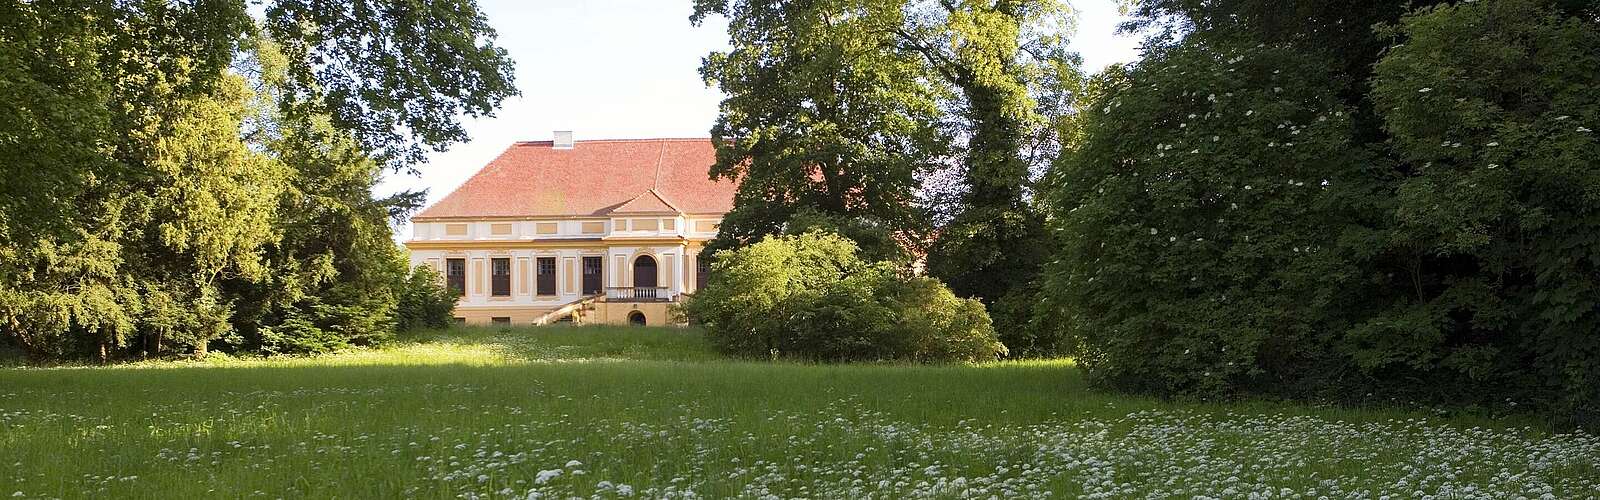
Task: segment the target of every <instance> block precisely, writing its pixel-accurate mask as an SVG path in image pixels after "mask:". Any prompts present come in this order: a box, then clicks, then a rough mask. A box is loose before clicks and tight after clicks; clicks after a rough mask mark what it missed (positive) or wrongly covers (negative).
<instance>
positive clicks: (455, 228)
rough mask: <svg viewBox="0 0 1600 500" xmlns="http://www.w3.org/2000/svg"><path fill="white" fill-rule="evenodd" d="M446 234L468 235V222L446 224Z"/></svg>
mask: <svg viewBox="0 0 1600 500" xmlns="http://www.w3.org/2000/svg"><path fill="white" fill-rule="evenodd" d="M444 235H445V236H466V235H467V225H466V224H445V225H444Z"/></svg>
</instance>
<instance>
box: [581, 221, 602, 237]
mask: <svg viewBox="0 0 1600 500" xmlns="http://www.w3.org/2000/svg"><path fill="white" fill-rule="evenodd" d="M604 232H606V223H604V222H585V223H583V234H600V233H604Z"/></svg>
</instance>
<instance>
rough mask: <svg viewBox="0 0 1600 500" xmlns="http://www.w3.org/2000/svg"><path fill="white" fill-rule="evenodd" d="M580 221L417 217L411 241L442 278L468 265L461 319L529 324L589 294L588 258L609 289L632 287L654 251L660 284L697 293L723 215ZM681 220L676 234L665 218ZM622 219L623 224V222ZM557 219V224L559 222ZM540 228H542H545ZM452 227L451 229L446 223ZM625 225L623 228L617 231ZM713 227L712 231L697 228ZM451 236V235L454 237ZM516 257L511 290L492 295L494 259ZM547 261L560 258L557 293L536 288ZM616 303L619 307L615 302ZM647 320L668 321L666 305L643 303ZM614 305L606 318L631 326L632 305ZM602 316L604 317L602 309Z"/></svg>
mask: <svg viewBox="0 0 1600 500" xmlns="http://www.w3.org/2000/svg"><path fill="white" fill-rule="evenodd" d="M634 219H644V217H628V218H621V219H615V220H613V219H573V220H564V221H541V220H527V221H460V222H457V221H450V222H426V221H425V222H418V223H416V224H415V226H416V227H417V234H418V236H419V238H416V239H413V240H411V241H408V242H406V246H407V247H408V248H410V250H411V264H412V265H413V266H419V265H427V266H430V267H433V268H434V269H435V270H437V271H439V273H440V275H441V276H443V275H444V274H445V271H446V266H445V263H446V261H447V259H455V258H459V259H463V260H464V261H465V263H466V291H465V292H466V293H465V294H464V295H463V296H462V297H461V301H460V302H459V303H458V304H457V307H456V317H457V318H464V319H465V320H466V321H467V322H468V323H472V324H479V323H489V322H490V319H491V318H494V317H509V318H511V322H512V323H516V324H526V323H529V322H532V321H533V319H534V318H537V317H539V316H540V315H543V314H544V313H546V312H548V311H551V310H554V309H556V308H559V307H561V306H563V305H566V304H570V303H572V302H575V301H578V300H580V299H582V298H584V295H583V294H582V293H581V292H582V286H583V284H582V280H583V276H582V263H583V257H601V258H602V259H603V261H602V262H603V264H602V270H603V271H602V273H603V274H602V278H601V279H602V286H604V287H632V286H634V285H635V283H636V278H637V277H636V276H634V275H633V263H634V261H635V260H637V259H638V258H639V257H640V256H643V255H649V256H651V257H652V258H654V259H655V261H656V272H657V274H656V283H657V286H662V287H667V288H668V289H669V290H670V293H671V294H672V295H673V296H677V295H680V294H683V293H692V292H693V291H694V287H695V271H696V264H697V261H698V257H699V255H698V253H699V251H700V249H701V248H703V247H704V244H705V242H706V241H707V240H709V239H710V238H711V237H714V236H715V232H714V230H715V222H716V221H717V220H718V219H711V218H705V217H700V218H694V217H682V216H679V217H656V218H655V220H656V222H657V226H656V230H655V231H654V232H648V231H646V232H641V231H634V230H633V227H634V226H633V220H634ZM669 219H672V220H675V222H673V223H672V224H671V227H672V229H671V230H670V231H671V232H670V233H668V231H667V230H665V229H663V225H661V221H664V220H669ZM617 221H622V222H620V223H619V222H617ZM596 222H599V223H601V224H602V225H604V226H605V228H606V229H607V232H605V233H602V234H600V235H598V236H596V235H592V234H584V233H583V231H584V225H585V224H588V225H589V226H590V227H589V229H593V226H594V223H596ZM552 224H553V227H552ZM541 225H542V226H543V227H542V228H541ZM447 226H450V227H451V229H450V230H448V231H447V230H446V227H447ZM612 229H622V231H612ZM697 229H700V230H704V229H711V232H707V231H697ZM446 233H449V235H447V234H446ZM496 258H505V259H508V260H509V263H510V271H511V276H510V277H511V279H510V285H511V288H510V292H511V293H510V295H506V296H495V295H493V294H492V293H491V291H492V290H491V287H492V281H491V274H490V273H491V268H492V262H493V259H496ZM540 258H553V259H555V264H556V268H555V292H556V293H554V294H547V295H541V294H538V293H536V291H537V290H536V288H537V280H536V274H535V273H536V266H537V263H538V259H540ZM614 305H615V304H613V306H614ZM640 305H641V306H642V307H641V308H639V310H640V311H641V312H644V313H645V314H646V317H647V321H648V322H649V323H650V324H652V325H656V324H667V323H668V314H667V311H666V307H665V304H660V303H646V304H640ZM622 309H623V308H621V307H607V308H606V310H605V313H604V314H603V316H604V317H605V318H606V320H605V322H607V323H619V324H625V323H626V322H627V313H628V312H631V311H632V309H628V310H622ZM596 316H602V315H601V314H597V315H596Z"/></svg>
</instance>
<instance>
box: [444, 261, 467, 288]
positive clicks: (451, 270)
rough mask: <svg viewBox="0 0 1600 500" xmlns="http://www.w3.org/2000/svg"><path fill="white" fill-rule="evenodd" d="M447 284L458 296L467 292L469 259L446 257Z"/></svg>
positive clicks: (445, 273) (445, 274)
mask: <svg viewBox="0 0 1600 500" xmlns="http://www.w3.org/2000/svg"><path fill="white" fill-rule="evenodd" d="M444 262H445V264H444V266H445V272H444V276H445V280H444V281H445V286H446V287H449V288H450V289H451V290H453V291H455V292H456V295H457V296H460V295H463V294H466V293H467V259H445V261H444Z"/></svg>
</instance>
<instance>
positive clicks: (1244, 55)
mask: <svg viewBox="0 0 1600 500" xmlns="http://www.w3.org/2000/svg"><path fill="white" fill-rule="evenodd" d="M1223 4H1226V5H1227V6H1232V7H1240V6H1241V5H1244V3H1241V2H1224V3H1223ZM1173 5H1184V6H1190V7H1193V8H1194V9H1198V11H1202V12H1211V11H1208V10H1207V9H1210V8H1211V7H1207V6H1203V5H1199V4H1194V5H1190V4H1187V3H1182V2H1178V3H1173ZM1207 5H1210V4H1207ZM1219 5H1220V4H1219ZM1186 8H1187V7H1186ZM1308 8H1310V7H1308ZM1216 9H1217V10H1216V11H1215V12H1212V13H1213V14H1216V13H1217V12H1221V11H1223V10H1225V8H1224V7H1216ZM1340 9H1343V8H1342V7H1341V8H1340ZM1386 9H1389V8H1388V7H1381V8H1380V7H1373V10H1372V11H1371V12H1364V13H1363V12H1347V11H1346V10H1339V9H1334V10H1330V11H1328V12H1326V14H1328V15H1329V16H1331V17H1317V18H1314V19H1309V20H1306V19H1301V18H1298V17H1295V18H1291V19H1288V21H1289V24H1288V25H1287V26H1288V27H1284V26H1279V27H1278V28H1275V29H1268V28H1264V27H1263V26H1267V25H1272V23H1262V24H1255V21H1259V19H1257V18H1256V17H1255V16H1257V15H1260V16H1266V17H1267V18H1271V19H1276V18H1273V17H1272V16H1277V15H1279V14H1280V13H1278V12H1277V11H1273V10H1271V9H1266V10H1263V11H1260V12H1253V13H1252V14H1251V15H1247V16H1246V15H1240V16H1234V15H1231V14H1230V15H1222V14H1217V15H1218V16H1220V17H1221V18H1226V19H1230V20H1234V21H1229V22H1228V23H1224V24H1220V25H1219V24H1210V23H1199V24H1197V25H1198V26H1201V29H1200V30H1199V31H1196V32H1194V33H1190V34H1187V35H1185V36H1180V37H1174V38H1171V39H1165V40H1157V42H1158V43H1153V44H1152V46H1151V48H1150V49H1149V51H1148V53H1147V54H1146V57H1145V58H1144V59H1143V60H1142V61H1141V62H1139V63H1137V64H1135V65H1133V66H1131V67H1129V68H1126V69H1113V70H1111V71H1109V72H1107V73H1106V74H1104V75H1102V76H1101V77H1100V78H1099V79H1098V80H1097V81H1096V82H1094V84H1093V85H1092V89H1093V96H1094V97H1093V98H1091V99H1089V101H1088V103H1089V105H1088V106H1086V107H1085V108H1086V110H1087V113H1086V114H1085V116H1084V117H1083V120H1082V127H1083V133H1084V135H1083V141H1082V143H1081V144H1080V145H1079V146H1078V147H1076V148H1075V149H1074V150H1073V151H1071V152H1069V153H1067V154H1065V155H1063V157H1062V160H1061V161H1060V162H1059V163H1058V165H1057V166H1056V168H1055V170H1054V171H1053V172H1052V174H1051V175H1052V176H1053V177H1054V179H1052V182H1051V183H1050V185H1052V186H1055V188H1053V189H1052V191H1050V192H1048V193H1046V198H1047V199H1048V200H1049V205H1050V206H1052V207H1054V208H1055V210H1054V212H1055V213H1054V214H1053V215H1054V217H1053V218H1052V220H1053V224H1054V225H1055V227H1054V229H1056V230H1057V231H1059V234H1060V235H1061V237H1062V238H1063V245H1064V246H1063V249H1062V251H1061V253H1060V254H1059V255H1058V258H1057V259H1056V260H1055V262H1054V263H1053V264H1050V265H1049V266H1047V267H1048V269H1047V276H1048V279H1047V280H1046V282H1045V286H1044V287H1043V288H1042V290H1043V291H1044V292H1045V293H1044V296H1043V297H1042V299H1043V300H1042V301H1041V303H1040V306H1039V307H1038V308H1037V309H1036V316H1037V317H1039V318H1041V319H1040V320H1039V321H1040V322H1041V323H1047V324H1048V323H1053V324H1058V325H1060V327H1059V329H1060V331H1061V333H1062V335H1063V340H1064V342H1065V344H1066V345H1067V346H1068V347H1069V348H1070V349H1071V350H1072V351H1073V352H1074V354H1075V355H1076V356H1077V357H1078V359H1079V361H1080V362H1081V364H1082V366H1084V367H1085V368H1086V369H1087V371H1088V372H1089V374H1090V375H1091V377H1092V378H1093V379H1094V380H1095V381H1097V382H1099V383H1101V384H1105V385H1108V386H1112V387H1117V388H1121V389H1126V390H1133V391H1143V392H1153V393H1160V394H1169V395H1173V394H1175V395H1188V396H1199V397H1218V396H1230V395H1235V394H1240V393H1273V394H1283V395H1291V396H1315V397H1337V398H1342V399H1366V398H1369V397H1376V398H1383V399H1385V400H1387V399H1388V398H1391V397H1398V398H1404V399H1408V400H1413V401H1426V402H1440V403H1447V404H1453V405H1460V404H1469V405H1504V406H1506V407H1509V406H1512V405H1521V406H1520V407H1519V409H1520V408H1528V407H1530V406H1531V407H1534V408H1539V409H1545V410H1554V412H1553V417H1554V419H1555V420H1559V421H1563V422H1588V423H1589V424H1591V425H1592V424H1594V423H1596V418H1597V415H1600V412H1597V405H1600V390H1596V387H1600V368H1597V367H1600V365H1597V364H1595V363H1594V362H1593V361H1592V360H1593V359H1595V358H1596V357H1597V356H1600V169H1597V168H1595V167H1596V161H1597V160H1596V158H1600V135H1597V134H1596V133H1595V132H1594V130H1596V129H1600V25H1597V23H1595V22H1594V21H1593V19H1594V18H1593V16H1592V12H1591V13H1589V14H1581V13H1572V12H1565V11H1563V10H1562V7H1561V4H1556V3H1548V2H1541V1H1538V0H1504V1H1498V2H1478V3H1460V4H1455V5H1450V6H1440V7H1429V8H1424V9H1420V10H1418V11H1416V12H1414V13H1412V14H1410V15H1407V16H1405V17H1404V18H1391V20H1393V21H1394V22H1393V23H1392V24H1389V25H1388V27H1386V28H1382V29H1380V30H1378V31H1377V32H1369V33H1366V34H1365V35H1362V34H1360V33H1356V34H1352V33H1351V32H1350V31H1349V30H1320V29H1311V28H1314V27H1316V26H1318V24H1317V23H1331V24H1343V23H1342V21H1338V20H1340V19H1345V18H1344V17H1340V16H1346V14H1348V15H1349V16H1350V17H1348V19H1368V18H1369V17H1372V16H1377V17H1381V15H1379V14H1375V13H1376V12H1377V11H1379V10H1384V11H1385V12H1387V10H1386ZM1368 14H1372V16H1368ZM1185 15H1191V16H1193V15H1194V14H1193V13H1187V14H1185ZM1364 16H1365V17H1364ZM1586 16H1587V17H1586ZM1237 19H1249V20H1251V21H1250V22H1243V21H1237ZM1236 21H1237V22H1236ZM1336 21H1338V22H1336ZM1369 24H1370V23H1369ZM1362 25H1363V26H1364V25H1366V24H1362ZM1285 29H1306V31H1305V32H1304V33H1302V34H1303V35H1305V36H1304V37H1303V38H1295V37H1287V38H1286V37H1285V36H1284V35H1283V33H1282V31H1283V30H1285ZM1253 30H1255V31H1253ZM1361 36H1366V37H1369V38H1371V39H1373V40H1379V39H1383V40H1385V43H1388V44H1389V45H1390V46H1389V47H1388V48H1387V50H1384V51H1382V52H1381V53H1380V52H1379V51H1377V50H1374V51H1372V53H1370V54H1368V53H1365V52H1361V51H1354V50H1345V49H1349V48H1351V47H1362V46H1368V45H1373V46H1376V45H1378V44H1377V43H1369V42H1364V41H1359V40H1356V41H1352V39H1354V38H1360V37H1361ZM1319 37H1321V38H1319ZM1385 37H1387V38H1385ZM1324 38H1326V39H1324ZM1363 57H1368V58H1369V59H1367V60H1366V62H1365V63H1363V62H1362V58H1363ZM1374 63H1376V64H1375V66H1374V65H1373V64H1374ZM1357 67H1368V68H1372V79H1371V80H1370V81H1365V80H1353V79H1351V78H1349V77H1348V73H1347V72H1344V71H1341V70H1339V69H1338V68H1357ZM1486 68H1492V70H1486ZM1049 318H1058V319H1059V321H1057V320H1053V319H1049ZM1526 403H1533V404H1532V405H1528V404H1526Z"/></svg>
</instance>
